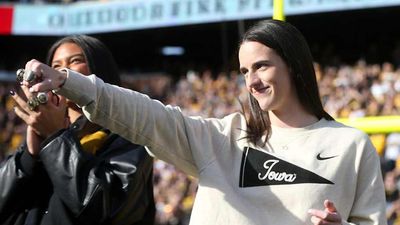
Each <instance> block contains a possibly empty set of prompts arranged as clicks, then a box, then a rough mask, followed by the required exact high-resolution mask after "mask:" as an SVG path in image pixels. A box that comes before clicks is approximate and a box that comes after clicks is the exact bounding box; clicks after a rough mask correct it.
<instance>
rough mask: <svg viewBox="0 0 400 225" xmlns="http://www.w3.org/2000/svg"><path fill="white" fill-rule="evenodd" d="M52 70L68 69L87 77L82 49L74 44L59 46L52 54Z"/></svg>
mask: <svg viewBox="0 0 400 225" xmlns="http://www.w3.org/2000/svg"><path fill="white" fill-rule="evenodd" d="M51 67H53V68H54V69H56V70H58V69H62V68H68V69H70V70H73V71H76V72H79V73H81V74H84V75H89V74H90V71H89V66H88V64H87V62H86V58H85V55H84V54H83V51H82V49H81V48H80V47H79V46H78V45H77V44H75V43H68V42H67V43H64V44H61V45H60V46H59V47H58V48H57V49H56V51H55V52H54V55H53V59H52V61H51Z"/></svg>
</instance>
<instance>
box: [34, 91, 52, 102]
mask: <svg viewBox="0 0 400 225" xmlns="http://www.w3.org/2000/svg"><path fill="white" fill-rule="evenodd" d="M36 98H37V101H38V102H39V103H41V104H46V103H47V100H49V99H48V97H47V94H46V93H45V92H39V93H38V94H37V95H36Z"/></svg>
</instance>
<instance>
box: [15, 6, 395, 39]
mask: <svg viewBox="0 0 400 225" xmlns="http://www.w3.org/2000/svg"><path fill="white" fill-rule="evenodd" d="M272 3H273V0H129V1H128V0H124V1H110V2H97V1H96V2H78V3H75V4H70V5H42V4H40V5H27V4H16V5H15V7H14V14H13V27H12V34H17V35H68V34H76V33H86V34H88V33H102V32H113V31H124V30H134V29H145V28H154V27H168V26H178V25H187V24H196V23H210V22H220V21H231V20H242V19H252V18H269V17H272V12H273V5H272ZM396 5H400V0H285V3H284V7H285V14H286V15H298V14H306V13H317V12H328V11H340V10H352V9H362V8H371V7H386V6H396Z"/></svg>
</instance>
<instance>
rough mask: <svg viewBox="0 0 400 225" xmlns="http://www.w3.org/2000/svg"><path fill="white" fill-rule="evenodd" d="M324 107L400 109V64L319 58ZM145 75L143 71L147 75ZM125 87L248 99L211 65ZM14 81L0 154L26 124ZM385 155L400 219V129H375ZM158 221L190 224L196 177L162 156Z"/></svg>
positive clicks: (208, 112) (165, 95)
mask: <svg viewBox="0 0 400 225" xmlns="http://www.w3.org/2000/svg"><path fill="white" fill-rule="evenodd" d="M315 70H316V73H317V79H318V80H319V85H320V86H319V87H320V94H321V98H322V101H323V104H324V107H325V109H326V110H327V112H329V113H330V114H331V115H332V116H333V117H335V118H355V117H366V116H381V115H399V114H400V68H399V69H397V68H396V67H395V66H394V65H393V64H391V63H383V64H381V65H379V64H367V63H366V62H365V61H364V60H359V61H358V62H357V63H355V64H354V65H345V64H342V65H340V66H321V65H319V64H317V63H315ZM142 78H143V77H142ZM124 86H125V87H129V88H132V89H136V90H139V91H142V92H145V93H148V94H149V95H151V96H153V97H156V98H158V99H160V100H161V101H163V102H164V103H167V104H171V105H176V106H179V107H181V109H182V110H183V112H184V113H185V114H187V115H193V116H196V115H201V116H206V117H223V116H224V115H226V114H229V113H231V112H233V111H238V110H241V105H240V102H245V101H247V94H246V93H247V92H246V90H245V87H244V79H243V77H242V76H241V75H240V74H239V73H238V72H237V71H231V72H229V73H226V72H220V73H219V74H213V73H212V72H211V71H210V70H205V71H201V72H196V71H188V72H187V73H186V74H185V75H184V76H182V77H181V78H180V79H179V80H178V81H177V82H176V83H172V82H171V80H170V79H169V78H168V77H165V76H158V77H150V78H148V79H147V80H146V79H141V80H140V81H139V80H137V81H136V82H135V79H134V80H133V81H132V80H130V81H129V82H125V84H124ZM10 90H18V87H17V84H16V83H13V82H0V115H1V117H0V132H1V133H0V159H2V158H4V157H5V156H6V155H7V154H8V153H10V151H12V150H13V149H15V148H16V147H17V146H18V145H19V144H20V143H21V140H24V132H25V127H24V125H23V124H22V123H21V121H19V120H18V119H17V117H16V116H15V114H14V112H13V105H14V103H13V101H12V99H11V97H10V96H9V95H8V93H9V91H10ZM371 140H372V142H373V143H374V145H375V147H376V149H377V151H378V153H379V155H380V156H381V160H382V171H383V173H384V182H385V188H386V197H387V217H388V221H389V225H390V224H392V225H396V224H400V195H399V190H400V179H399V178H400V154H399V153H400V133H391V134H373V135H371ZM154 185H155V188H154V193H155V199H156V208H157V218H156V219H157V221H158V222H157V224H163V225H178V224H187V222H188V218H189V215H190V211H191V207H192V204H193V201H194V196H195V193H196V188H197V181H196V179H194V178H192V177H188V176H186V175H184V174H183V173H182V172H180V171H178V170H176V169H175V168H174V167H173V166H171V165H168V164H166V163H164V162H162V161H160V160H156V161H155V164H154Z"/></svg>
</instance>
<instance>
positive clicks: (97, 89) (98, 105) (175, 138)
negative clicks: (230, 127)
mask: <svg viewBox="0 0 400 225" xmlns="http://www.w3.org/2000/svg"><path fill="white" fill-rule="evenodd" d="M67 76H68V78H67V80H66V82H65V84H64V86H63V87H62V88H61V89H60V90H59V91H58V93H59V94H61V95H64V96H65V97H67V98H68V99H71V100H72V101H74V102H76V103H77V104H78V106H80V107H82V108H83V111H84V114H85V115H86V117H87V118H88V119H89V120H91V121H93V122H95V123H97V124H100V125H101V126H103V127H106V128H108V129H110V130H111V131H112V132H114V133H117V134H119V135H121V136H122V137H124V138H126V139H128V140H130V141H132V142H134V143H138V144H140V145H145V146H147V147H148V148H149V150H150V151H151V152H152V153H153V154H154V155H155V156H156V157H157V158H159V159H162V160H164V161H166V162H169V163H172V164H174V165H175V166H177V167H178V168H180V169H182V170H183V171H185V172H186V173H189V174H190V175H193V176H197V174H198V171H199V170H201V169H202V168H203V167H204V166H205V165H208V164H209V163H210V162H212V161H213V160H214V158H215V157H214V155H213V152H214V151H215V149H216V148H218V149H220V148H221V145H223V144H224V142H226V138H225V137H226V135H227V134H226V132H225V133H224V131H222V129H223V127H224V126H222V124H221V123H220V122H219V121H218V120H214V121H210V120H205V119H201V118H194V117H186V116H184V115H183V114H182V112H181V111H180V109H179V108H177V107H171V106H165V105H163V104H162V103H161V102H159V101H156V100H152V99H150V98H149V97H148V96H147V95H144V94H141V93H138V92H135V91H132V90H128V89H124V88H120V87H117V86H113V85H109V84H106V83H104V82H103V81H102V80H101V79H99V78H97V77H96V76H94V75H91V76H82V75H79V74H77V73H75V72H73V71H70V70H69V71H68V73H67ZM199 137H201V138H199ZM200 139H201V140H200Z"/></svg>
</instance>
